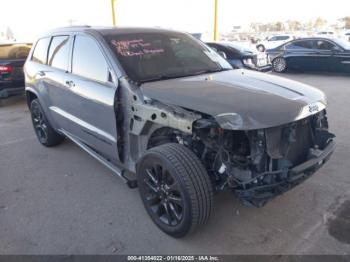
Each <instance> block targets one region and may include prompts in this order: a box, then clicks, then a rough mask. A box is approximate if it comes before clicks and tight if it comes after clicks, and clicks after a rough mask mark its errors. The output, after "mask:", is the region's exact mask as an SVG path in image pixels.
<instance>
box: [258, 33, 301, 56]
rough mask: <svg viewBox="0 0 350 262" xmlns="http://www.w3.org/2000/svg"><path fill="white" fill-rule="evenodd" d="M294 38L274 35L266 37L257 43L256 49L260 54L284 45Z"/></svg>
mask: <svg viewBox="0 0 350 262" xmlns="http://www.w3.org/2000/svg"><path fill="white" fill-rule="evenodd" d="M295 38H296V37H295V36H293V35H274V36H270V37H267V38H266V39H265V40H264V41H261V42H259V43H258V44H257V45H256V49H258V50H259V51H260V52H265V51H266V50H267V49H272V48H275V47H277V46H280V45H282V44H284V43H287V42H289V41H291V40H293V39H295Z"/></svg>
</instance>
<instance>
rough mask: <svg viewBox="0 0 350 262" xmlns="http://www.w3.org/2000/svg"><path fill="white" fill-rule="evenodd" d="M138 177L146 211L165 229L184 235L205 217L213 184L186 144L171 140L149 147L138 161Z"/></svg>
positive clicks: (166, 231)
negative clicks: (170, 141)
mask: <svg viewBox="0 0 350 262" xmlns="http://www.w3.org/2000/svg"><path fill="white" fill-rule="evenodd" d="M137 180H138V185H139V190H140V195H141V198H142V201H143V204H144V206H145V208H146V210H147V212H148V214H149V215H150V217H151V218H152V220H153V222H154V223H155V224H156V225H157V226H158V227H159V228H160V229H161V230H163V231H164V232H165V233H167V234H169V235H171V236H173V237H183V236H185V235H186V234H188V233H189V232H192V231H193V230H195V229H196V228H197V227H198V226H199V225H201V224H205V223H206V221H207V220H208V218H209V216H210V213H211V211H212V208H213V189H212V184H211V181H210V179H209V176H208V174H207V172H206V170H205V168H204V167H203V165H202V163H201V162H200V160H199V159H198V158H197V156H196V155H195V154H194V153H193V152H192V151H191V150H189V149H188V148H186V147H185V146H183V145H179V144H175V143H171V144H164V145H161V146H158V147H155V148H152V149H150V150H148V151H147V152H146V153H145V155H144V157H143V158H142V159H141V160H140V162H139V164H138V167H137Z"/></svg>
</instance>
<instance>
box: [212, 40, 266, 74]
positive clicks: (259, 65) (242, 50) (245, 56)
mask: <svg viewBox="0 0 350 262" xmlns="http://www.w3.org/2000/svg"><path fill="white" fill-rule="evenodd" d="M206 44H207V45H208V46H210V47H211V48H212V49H214V50H215V51H217V52H219V54H221V55H222V56H223V57H224V58H225V59H226V60H227V61H228V62H229V63H230V65H231V66H232V67H233V68H236V69H238V68H245V69H251V70H256V71H260V72H267V71H271V69H272V66H271V63H270V61H269V58H268V56H267V54H266V53H262V52H258V51H256V50H253V49H252V48H249V47H246V46H243V45H240V44H237V43H232V42H214V43H213V42H210V43H206Z"/></svg>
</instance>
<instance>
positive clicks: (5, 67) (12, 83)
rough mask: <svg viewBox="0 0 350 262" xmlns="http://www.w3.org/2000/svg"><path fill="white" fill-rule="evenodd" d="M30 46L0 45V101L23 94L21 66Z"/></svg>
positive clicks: (26, 44) (21, 44) (16, 44)
mask: <svg viewBox="0 0 350 262" xmlns="http://www.w3.org/2000/svg"><path fill="white" fill-rule="evenodd" d="M30 49H31V44H28V43H16V42H14V43H6V44H5V43H4V44H0V99H1V98H6V97H9V96H11V95H16V94H23V92H24V74H23V65H24V62H25V61H26V59H27V56H28V54H29V52H30Z"/></svg>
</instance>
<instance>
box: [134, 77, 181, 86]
mask: <svg viewBox="0 0 350 262" xmlns="http://www.w3.org/2000/svg"><path fill="white" fill-rule="evenodd" d="M183 76H184V75H159V76H155V77H151V78H146V79H142V80H140V81H139V82H140V83H141V84H142V83H147V82H154V81H160V80H167V79H172V78H179V77H183Z"/></svg>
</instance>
